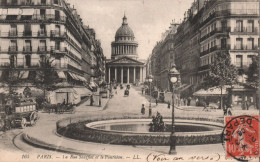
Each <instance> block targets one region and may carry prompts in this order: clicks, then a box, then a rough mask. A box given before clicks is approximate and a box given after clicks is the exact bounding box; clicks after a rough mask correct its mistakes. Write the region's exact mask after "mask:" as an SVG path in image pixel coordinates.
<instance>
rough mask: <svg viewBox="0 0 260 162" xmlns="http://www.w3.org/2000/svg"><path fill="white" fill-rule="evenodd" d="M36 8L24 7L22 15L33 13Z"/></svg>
mask: <svg viewBox="0 0 260 162" xmlns="http://www.w3.org/2000/svg"><path fill="white" fill-rule="evenodd" d="M33 13H34V9H23V12H22V15H33Z"/></svg>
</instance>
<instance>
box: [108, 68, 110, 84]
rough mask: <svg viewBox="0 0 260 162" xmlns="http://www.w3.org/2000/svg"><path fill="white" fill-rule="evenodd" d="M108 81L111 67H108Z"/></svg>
mask: <svg viewBox="0 0 260 162" xmlns="http://www.w3.org/2000/svg"><path fill="white" fill-rule="evenodd" d="M108 83H110V67H108Z"/></svg>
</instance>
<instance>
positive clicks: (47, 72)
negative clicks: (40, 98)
mask: <svg viewBox="0 0 260 162" xmlns="http://www.w3.org/2000/svg"><path fill="white" fill-rule="evenodd" d="M53 61H54V60H51V59H50V57H43V59H41V60H40V61H39V63H40V68H39V69H38V70H37V74H36V77H35V80H34V81H35V85H36V87H37V88H39V89H42V90H43V92H44V98H45V97H46V90H54V89H55V88H56V86H55V84H56V83H58V82H60V81H61V80H60V79H59V78H58V76H57V73H56V71H55V67H54V66H53V65H52V62H53Z"/></svg>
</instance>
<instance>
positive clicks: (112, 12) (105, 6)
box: [67, 0, 194, 59]
mask: <svg viewBox="0 0 260 162" xmlns="http://www.w3.org/2000/svg"><path fill="white" fill-rule="evenodd" d="M67 1H68V2H69V3H70V4H71V6H72V5H74V8H75V9H77V12H78V14H79V15H80V17H81V18H82V21H83V23H84V24H85V25H89V27H90V28H94V29H95V31H96V38H97V39H99V40H100V41H101V46H102V48H103V52H104V55H105V56H106V57H107V58H110V57H111V42H112V41H114V39H115V33H116V31H117V29H118V28H119V27H120V26H121V24H122V18H123V16H124V13H125V15H126V17H127V21H128V25H129V26H130V28H131V29H132V30H133V32H134V34H135V40H136V41H137V42H138V43H139V46H138V56H139V58H140V59H147V58H148V56H149V55H150V54H151V53H152V50H153V47H154V46H155V45H156V42H157V41H160V40H161V34H162V33H163V32H165V30H166V29H168V28H169V27H170V23H171V22H172V21H173V20H175V22H177V23H178V22H180V19H183V15H184V12H185V11H187V10H188V9H189V8H190V6H191V4H192V2H193V1H194V0H67Z"/></svg>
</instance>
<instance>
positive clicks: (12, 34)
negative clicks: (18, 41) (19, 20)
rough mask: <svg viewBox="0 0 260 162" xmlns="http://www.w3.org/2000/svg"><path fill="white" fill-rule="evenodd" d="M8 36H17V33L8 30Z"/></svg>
mask: <svg viewBox="0 0 260 162" xmlns="http://www.w3.org/2000/svg"><path fill="white" fill-rule="evenodd" d="M8 36H9V37H17V36H18V34H17V32H16V31H10V32H9V33H8Z"/></svg>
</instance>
